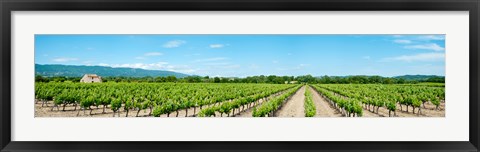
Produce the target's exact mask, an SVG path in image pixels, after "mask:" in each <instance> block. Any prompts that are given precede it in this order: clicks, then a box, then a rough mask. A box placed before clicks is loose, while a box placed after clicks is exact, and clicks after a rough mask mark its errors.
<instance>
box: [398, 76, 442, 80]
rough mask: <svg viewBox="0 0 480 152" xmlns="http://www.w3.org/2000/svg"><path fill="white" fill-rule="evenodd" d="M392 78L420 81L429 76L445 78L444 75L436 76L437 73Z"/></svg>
mask: <svg viewBox="0 0 480 152" xmlns="http://www.w3.org/2000/svg"><path fill="white" fill-rule="evenodd" d="M393 78H397V79H400V78H403V79H405V80H416V81H422V80H427V79H430V78H445V76H437V75H402V76H396V77H393Z"/></svg>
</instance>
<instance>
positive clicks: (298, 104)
mask: <svg viewBox="0 0 480 152" xmlns="http://www.w3.org/2000/svg"><path fill="white" fill-rule="evenodd" d="M305 88H306V86H302V87H301V88H300V89H299V90H298V91H297V92H296V93H295V94H294V95H293V96H292V97H291V98H290V99H289V100H287V101H286V103H284V105H283V106H282V107H281V108H280V109H279V110H277V111H276V112H275V116H276V117H305V108H304V103H305Z"/></svg>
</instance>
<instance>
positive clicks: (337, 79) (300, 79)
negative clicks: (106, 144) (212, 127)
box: [35, 75, 445, 84]
mask: <svg viewBox="0 0 480 152" xmlns="http://www.w3.org/2000/svg"><path fill="white" fill-rule="evenodd" d="M80 80H81V77H65V76H56V77H45V76H41V75H36V76H35V82H80ZM102 81H103V82H148V83H161V82H180V83H270V84H284V83H310V84H316V83H319V84H408V83H411V84H414V83H419V82H435V83H445V77H439V76H432V77H429V78H427V79H422V80H409V79H405V78H394V77H382V76H326V75H325V76H320V77H313V76H312V75H303V76H296V77H295V76H276V75H269V76H265V75H260V76H249V77H245V78H238V77H209V76H187V77H182V78H177V77H175V76H166V77H151V76H146V77H123V76H120V77H102Z"/></svg>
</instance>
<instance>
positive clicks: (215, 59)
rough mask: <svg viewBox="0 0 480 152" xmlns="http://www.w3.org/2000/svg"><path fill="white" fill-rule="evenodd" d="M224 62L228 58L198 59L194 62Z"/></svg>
mask: <svg viewBox="0 0 480 152" xmlns="http://www.w3.org/2000/svg"><path fill="white" fill-rule="evenodd" d="M223 60H227V58H224V57H216V58H207V59H198V60H195V61H193V62H212V61H223Z"/></svg>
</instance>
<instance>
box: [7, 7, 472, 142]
mask: <svg viewBox="0 0 480 152" xmlns="http://www.w3.org/2000/svg"><path fill="white" fill-rule="evenodd" d="M34 34H446V37H447V41H446V78H447V81H446V86H447V88H446V93H447V94H446V101H447V104H448V106H447V108H446V117H445V118H393V119H392V118H354V119H352V118H313V119H292V118H255V119H252V118H245V119H242V118H202V119H195V118H181V119H155V118H121V119H118V118H117V119H115V118H34V117H33V116H34V111H33V110H32V109H34V108H33V104H32V103H33V98H34V93H33V90H34V89H33V88H34V82H33V76H34V63H33V61H34V52H33V49H34ZM468 34H469V32H468V12H459V11H458V12H456V11H449V12H433V11H432V12H426V11H422V12H385V11H382V12H43V11H42V12H35V11H29V12H26V11H20V12H13V13H12V69H13V70H12V100H13V101H12V141H91V140H93V141H130V140H134V141H190V140H192V141H197V140H199V141H203V140H213V141H225V140H232V141H251V140H255V141H264V140H273V141H287V140H288V141H290V140H293V141H300V140H301V141H411V140H415V141H468V123H469V121H468V114H469V112H468V101H469V98H468V97H469V94H468V92H469V91H468V88H469V87H468V86H469V85H468V84H469V79H468V76H469V71H468V69H469V64H468V63H469V61H468V60H469V57H468V51H469V50H468V41H469V39H468V38H469V36H468ZM29 80H32V81H29Z"/></svg>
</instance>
